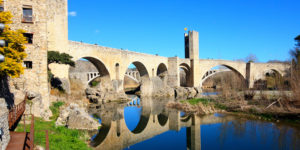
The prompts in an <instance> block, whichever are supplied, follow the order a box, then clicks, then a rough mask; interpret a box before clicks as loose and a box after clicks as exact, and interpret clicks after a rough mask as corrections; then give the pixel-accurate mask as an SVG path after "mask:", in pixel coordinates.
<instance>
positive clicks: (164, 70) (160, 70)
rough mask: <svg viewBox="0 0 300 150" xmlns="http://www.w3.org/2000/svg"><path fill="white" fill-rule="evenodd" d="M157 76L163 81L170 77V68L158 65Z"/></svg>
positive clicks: (162, 64) (161, 64)
mask: <svg viewBox="0 0 300 150" xmlns="http://www.w3.org/2000/svg"><path fill="white" fill-rule="evenodd" d="M156 75H157V76H158V77H159V78H160V79H162V80H163V81H164V80H165V78H166V77H167V75H168V68H167V66H166V65H165V64H164V63H160V64H159V65H158V67H157V70H156Z"/></svg>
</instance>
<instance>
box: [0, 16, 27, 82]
mask: <svg viewBox="0 0 300 150" xmlns="http://www.w3.org/2000/svg"><path fill="white" fill-rule="evenodd" d="M11 20H12V15H11V13H10V12H0V22H1V23H4V24H5V28H4V30H3V32H0V39H1V40H5V42H6V43H8V44H6V46H4V47H0V54H2V55H4V56H5V61H4V62H2V63H0V76H6V75H8V76H10V77H12V78H15V77H19V76H20V75H21V74H23V72H24V67H23V60H24V58H25V57H26V56H27V54H26V53H25V49H26V47H25V46H24V44H26V43H27V41H26V38H25V37H24V36H23V33H24V32H25V31H24V30H16V31H13V30H11V29H10V27H9V25H8V24H10V23H12V21H11Z"/></svg>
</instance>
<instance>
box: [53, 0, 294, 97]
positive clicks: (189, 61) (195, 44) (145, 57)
mask: <svg viewBox="0 0 300 150" xmlns="http://www.w3.org/2000/svg"><path fill="white" fill-rule="evenodd" d="M62 1H64V3H62V2H60V3H61V5H59V6H62V8H60V9H59V10H60V11H58V12H56V16H59V17H58V18H55V20H54V22H55V24H58V25H59V27H56V29H57V30H49V32H50V31H51V34H50V35H51V36H50V35H49V36H50V37H49V38H50V39H51V40H52V41H49V42H48V43H49V45H48V47H49V50H54V51H60V52H65V53H68V54H70V55H71V56H72V57H73V60H75V61H76V60H79V59H82V58H83V59H86V60H89V61H90V62H91V63H93V64H94V65H95V67H96V68H97V69H98V72H99V73H100V77H101V81H105V82H107V83H108V82H111V84H112V87H113V88H114V90H115V91H116V92H120V91H124V86H123V85H124V77H125V76H126V71H127V69H128V68H129V66H130V64H134V65H135V66H136V68H137V71H138V72H139V75H140V80H139V81H141V82H142V83H143V84H144V85H147V84H149V86H146V87H145V88H147V89H149V90H147V92H148V94H150V93H151V79H153V78H156V77H160V78H161V79H163V80H164V83H165V84H167V85H168V86H170V87H179V86H181V85H180V83H181V82H180V71H181V70H183V71H184V72H185V74H186V85H184V86H187V87H201V86H202V82H203V78H202V77H203V76H205V74H206V72H207V71H209V70H211V68H214V67H215V66H219V65H221V66H225V67H227V68H229V69H231V70H232V71H234V72H235V73H236V74H238V75H239V76H240V77H241V78H243V79H244V80H245V82H246V83H247V85H248V87H249V88H251V87H253V85H254V82H255V81H256V80H259V79H261V78H263V77H264V73H265V72H267V71H269V70H273V71H275V72H277V73H278V74H280V75H281V76H284V75H286V74H287V72H288V71H289V68H290V65H289V64H281V63H252V62H249V63H245V62H239V61H229V60H212V59H200V58H199V54H200V55H201V53H200V52H201V51H200V52H199V35H198V32H196V31H189V32H188V33H185V34H184V38H183V39H184V40H183V42H184V45H185V47H184V49H183V51H184V52H185V58H178V57H162V56H157V55H150V54H145V53H138V52H133V51H128V50H121V49H115V48H110V47H104V46H99V45H95V44H87V43H83V42H75V41H69V40H68V38H67V37H68V28H67V27H68V22H67V20H68V15H66V14H68V13H67V9H66V8H67V3H66V2H65V1H66V0H62ZM51 29H52V28H51ZM54 37H55V38H54ZM225 52H226V50H224V53H225ZM50 67H51V66H50ZM68 70H69V68H68V66H62V65H61V66H58V65H56V66H54V65H53V66H52V68H51V71H52V72H53V73H54V75H56V76H57V77H59V78H61V79H62V80H64V81H65V82H68V81H69V72H68ZM127 75H128V74H127ZM66 84H67V83H66ZM67 91H68V89H67Z"/></svg>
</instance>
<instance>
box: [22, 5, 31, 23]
mask: <svg viewBox="0 0 300 150" xmlns="http://www.w3.org/2000/svg"><path fill="white" fill-rule="evenodd" d="M22 22H29V23H31V22H33V18H32V6H27V5H26V6H23V19H22Z"/></svg>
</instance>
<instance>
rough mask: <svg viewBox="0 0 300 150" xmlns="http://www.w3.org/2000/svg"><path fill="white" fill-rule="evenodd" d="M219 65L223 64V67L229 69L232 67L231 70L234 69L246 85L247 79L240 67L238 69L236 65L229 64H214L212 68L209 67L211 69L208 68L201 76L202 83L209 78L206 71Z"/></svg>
mask: <svg viewBox="0 0 300 150" xmlns="http://www.w3.org/2000/svg"><path fill="white" fill-rule="evenodd" d="M217 66H223V67H226V68H228V69H230V70H231V71H233V72H234V73H235V74H236V75H237V76H238V78H240V79H241V80H242V82H243V85H242V86H243V87H244V86H246V79H245V76H244V75H243V74H242V73H241V72H240V71H238V69H236V68H235V67H233V66H231V65H228V64H215V65H214V66H212V67H211V68H209V70H206V71H205V72H204V73H203V74H202V75H201V76H200V77H201V84H203V83H204V81H205V80H207V79H208V78H204V77H205V75H206V73H207V72H208V71H210V70H211V69H212V68H214V67H217Z"/></svg>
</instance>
